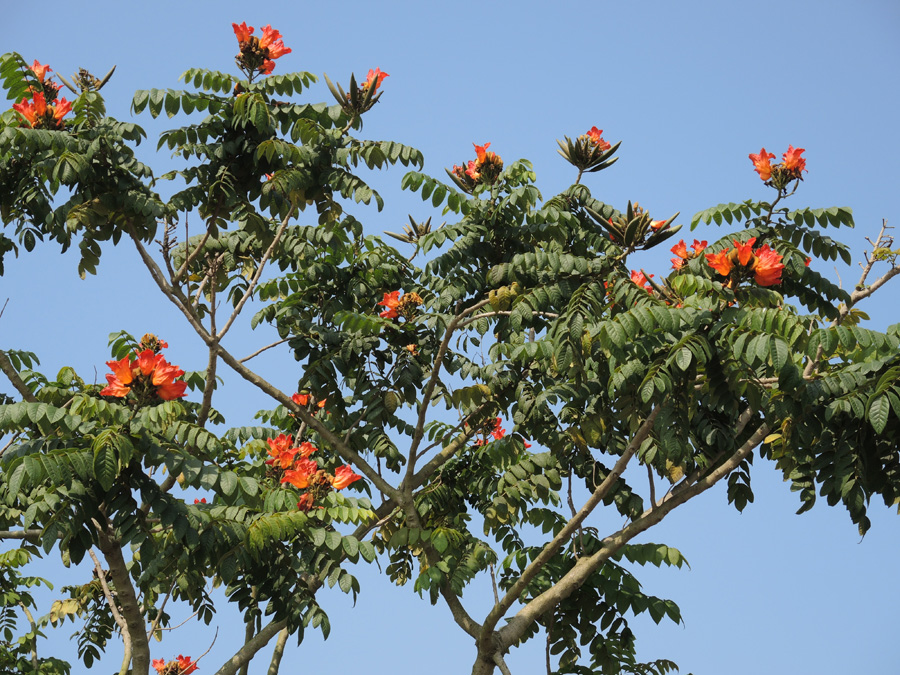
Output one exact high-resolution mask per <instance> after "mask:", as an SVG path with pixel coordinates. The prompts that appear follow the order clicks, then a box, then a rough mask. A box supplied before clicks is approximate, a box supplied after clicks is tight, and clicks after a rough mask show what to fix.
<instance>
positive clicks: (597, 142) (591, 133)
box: [578, 126, 612, 152]
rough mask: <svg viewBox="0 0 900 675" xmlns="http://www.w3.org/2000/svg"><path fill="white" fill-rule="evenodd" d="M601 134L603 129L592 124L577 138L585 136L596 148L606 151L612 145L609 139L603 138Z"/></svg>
mask: <svg viewBox="0 0 900 675" xmlns="http://www.w3.org/2000/svg"><path fill="white" fill-rule="evenodd" d="M601 134H603V129H598V128H597V127H596V126H593V127H591V128H590V129H588V130H587V131H586V132H585V133H584V134H583V135H582V136H579V137H578V138H579V140H580V139H582V138H587V139H588V140H589V141H590V142H591V143H593V145H594V146H595V147H596V149H597V150H599V151H600V152H606V151H607V150H609V149H610V148H611V147H612V145H611V144H610V143H609V141H605V140H603V136H602V135H601Z"/></svg>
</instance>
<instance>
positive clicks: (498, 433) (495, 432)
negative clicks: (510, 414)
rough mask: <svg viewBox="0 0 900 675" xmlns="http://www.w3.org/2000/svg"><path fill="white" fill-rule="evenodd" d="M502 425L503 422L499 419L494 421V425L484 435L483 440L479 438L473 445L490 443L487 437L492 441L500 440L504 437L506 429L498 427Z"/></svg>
mask: <svg viewBox="0 0 900 675" xmlns="http://www.w3.org/2000/svg"><path fill="white" fill-rule="evenodd" d="M502 423H503V421H502V420H501V419H500V418H499V417H498V418H497V419H495V420H494V425H493V427H492V428H491V430H490V431H489V432H487V433H485V434H484V438H479V439H478V440H477V441H475V445H487V444H488V443H490V440H489V439H488V436H490V437H492V438H494V440H500V439H501V438H503V437H504V436H506V429H504V428H503V427H501V426H500V425H501V424H502Z"/></svg>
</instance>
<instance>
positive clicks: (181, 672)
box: [175, 654, 197, 675]
mask: <svg viewBox="0 0 900 675" xmlns="http://www.w3.org/2000/svg"><path fill="white" fill-rule="evenodd" d="M175 661H176V662H177V663H178V671H177V672H178V675H190V673H193V672H194V671H195V670H197V664H196V663H194V662H193V661H191V657H190V656H182V655H181V654H179V655H178V658H177V659H175Z"/></svg>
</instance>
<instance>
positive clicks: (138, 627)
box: [88, 533, 150, 675]
mask: <svg viewBox="0 0 900 675" xmlns="http://www.w3.org/2000/svg"><path fill="white" fill-rule="evenodd" d="M99 539H100V544H99V546H100V551H101V552H102V553H103V557H104V558H106V562H107V563H108V564H109V575H110V576H111V577H112V580H113V583H114V584H115V585H116V596H113V594H112V592H111V591H110V590H109V585H108V584H107V583H106V573H105V572H104V571H103V566H102V565H101V564H100V561H99V560H98V559H97V556H96V555H95V554H94V552H93V551H92V550H88V553H90V556H91V559H92V560H93V561H94V570H95V572H96V574H97V578H98V579H99V580H100V587H101V588H102V589H103V595H104V597H105V598H106V602H107V603H108V604H109V611H110V612H111V613H112V615H113V619H114V620H115V622H116V625H118V626H119V630H120V631H121V633H122V643H123V645H124V647H125V653H124V655H123V656H122V669H121V670H120V671H119V672H120V675H124V674H125V673H127V672H128V666H129V664H130V663H131V659H132V656H133V657H134V670H136V671H137V672H139V673H142V672H147V669H148V668H149V667H150V645H149V643H148V642H147V636H146V635H144V619H143V617H142V616H141V610H140V608H139V606H138V602H137V597H136V596H135V594H134V587H133V586H132V585H131V579H130V578H129V577H128V569H127V568H126V566H125V559H124V558H123V557H122V550H121V549H120V548H119V546H118V544H117V543H116V542H114V541H112V540H110V539H109V538H108V537H107V536H106V535H105V534H103V533H100V537H99ZM119 605H121V607H122V611H121V612H120V611H119Z"/></svg>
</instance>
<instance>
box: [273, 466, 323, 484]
mask: <svg viewBox="0 0 900 675" xmlns="http://www.w3.org/2000/svg"><path fill="white" fill-rule="evenodd" d="M318 470H319V467H318V465H317V464H316V463H315V462H314V461H313V460H311V459H301V460H299V461H298V462H297V464H296V468H294V469H287V470H286V471H285V472H284V475H283V476H282V477H281V482H282V483H290V484H291V485H293V486H294V487H296V488H300V489H303V488H307V487H309V483H310V478H311V477H312V476H315V475H316V471H318Z"/></svg>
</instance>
